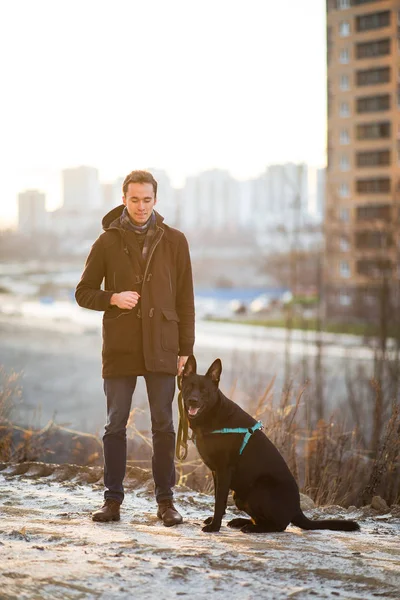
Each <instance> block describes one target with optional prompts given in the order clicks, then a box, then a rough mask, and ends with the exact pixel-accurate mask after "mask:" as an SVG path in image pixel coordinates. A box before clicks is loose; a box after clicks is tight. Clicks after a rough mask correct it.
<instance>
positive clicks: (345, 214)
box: [339, 206, 350, 223]
mask: <svg viewBox="0 0 400 600" xmlns="http://www.w3.org/2000/svg"><path fill="white" fill-rule="evenodd" d="M339 219H340V220H341V221H342V222H343V223H348V222H349V220H350V211H349V209H348V208H347V207H346V206H341V207H340V209H339Z"/></svg>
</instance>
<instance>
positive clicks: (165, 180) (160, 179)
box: [147, 167, 178, 227]
mask: <svg viewBox="0 0 400 600" xmlns="http://www.w3.org/2000/svg"><path fill="white" fill-rule="evenodd" d="M147 170H148V171H150V173H151V174H152V175H153V177H154V179H155V180H156V181H157V200H158V202H159V204H157V206H156V211H158V212H159V213H160V214H161V215H162V216H163V217H164V219H165V222H166V223H168V224H169V225H171V226H172V227H174V226H176V225H177V220H178V197H177V196H178V195H177V190H175V189H174V188H173V187H172V185H171V180H170V178H169V177H168V175H167V173H166V172H165V171H163V170H162V169H154V168H152V167H150V168H149V169H147Z"/></svg>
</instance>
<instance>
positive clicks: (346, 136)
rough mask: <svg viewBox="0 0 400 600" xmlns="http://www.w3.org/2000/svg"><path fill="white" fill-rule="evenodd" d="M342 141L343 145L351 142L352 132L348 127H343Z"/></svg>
mask: <svg viewBox="0 0 400 600" xmlns="http://www.w3.org/2000/svg"><path fill="white" fill-rule="evenodd" d="M340 143H341V144H342V146H346V145H347V144H350V134H349V131H348V130H347V129H342V130H341V132H340Z"/></svg>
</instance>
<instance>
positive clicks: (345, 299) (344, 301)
mask: <svg viewBox="0 0 400 600" xmlns="http://www.w3.org/2000/svg"><path fill="white" fill-rule="evenodd" d="M339 304H340V306H350V305H351V295H350V294H349V293H348V292H340V293H339Z"/></svg>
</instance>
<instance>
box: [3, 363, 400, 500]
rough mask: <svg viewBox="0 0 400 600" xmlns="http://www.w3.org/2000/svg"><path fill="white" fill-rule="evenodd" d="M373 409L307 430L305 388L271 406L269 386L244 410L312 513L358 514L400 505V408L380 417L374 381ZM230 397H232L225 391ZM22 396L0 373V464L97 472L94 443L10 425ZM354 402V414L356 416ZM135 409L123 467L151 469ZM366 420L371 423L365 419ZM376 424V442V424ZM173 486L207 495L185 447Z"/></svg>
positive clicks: (207, 486) (207, 478) (194, 457)
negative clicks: (343, 509)
mask: <svg viewBox="0 0 400 600" xmlns="http://www.w3.org/2000/svg"><path fill="white" fill-rule="evenodd" d="M371 385H372V386H373V389H374V390H375V392H376V393H375V402H374V403H373V405H372V406H371V409H370V411H369V413H368V412H367V413H365V410H364V409H365V406H362V407H361V408H362V411H361V408H360V414H362V415H363V419H361V418H359V419H356V420H355V423H356V424H355V426H354V428H350V429H348V428H347V427H346V426H345V424H344V423H343V422H341V420H340V418H338V416H337V415H336V416H335V415H334V414H333V415H332V416H331V417H330V418H329V419H328V420H319V421H318V422H316V423H313V422H312V421H311V418H310V414H309V413H310V410H309V406H308V402H306V401H305V400H304V392H305V388H304V387H303V388H300V389H299V390H295V389H293V387H292V386H288V387H287V388H286V389H285V392H284V393H283V394H282V396H281V398H280V401H279V403H278V404H275V403H274V397H273V387H274V381H271V382H270V384H269V385H268V386H267V387H266V388H265V390H264V392H263V393H262V394H260V396H259V398H258V399H257V401H256V403H255V404H254V406H252V407H250V408H249V411H250V412H251V413H252V414H253V416H254V417H255V418H257V419H259V420H261V421H262V422H263V423H264V427H265V433H266V434H267V435H268V437H269V438H270V439H271V440H272V441H273V443H274V444H275V445H276V446H277V447H278V449H279V450H280V451H281V453H282V454H283V456H284V457H285V459H286V461H287V463H288V465H289V467H290V469H291V471H292V473H293V475H294V476H295V477H296V480H297V481H298V483H299V486H300V490H301V491H302V492H303V493H305V494H307V495H309V496H311V497H312V498H313V500H314V501H315V502H316V504H317V505H326V504H339V505H342V506H350V505H356V506H360V505H363V504H366V503H369V502H370V500H371V498H372V496H373V495H380V496H381V497H382V498H384V499H385V500H386V502H387V503H388V504H389V505H391V504H396V503H400V403H399V401H397V400H396V401H393V402H392V404H391V407H390V409H389V410H387V411H386V412H385V413H383V411H382V395H381V392H380V389H379V388H378V387H377V384H376V382H375V381H373V382H372V383H371ZM231 392H232V395H233V394H234V390H231ZM20 396H21V390H20V386H19V384H18V376H17V375H16V374H15V373H11V374H7V373H5V371H4V370H2V369H0V461H13V462H24V461H29V460H42V461H45V462H73V463H75V464H81V465H88V464H91V465H96V464H102V448H101V440H100V438H99V436H96V435H90V434H83V433H80V432H76V431H71V430H68V429H66V428H62V427H59V426H58V425H56V424H55V423H52V422H51V423H49V424H48V425H47V426H46V427H44V428H43V429H41V430H32V429H23V428H20V427H18V426H16V425H15V424H13V422H12V413H13V407H14V406H15V404H16V403H17V402H18V400H19V398H20ZM357 406H358V404H357V401H356V398H355V397H354V395H353V397H352V411H353V412H354V411H355V410H356V411H357V410H358V409H357ZM137 410H138V409H134V410H133V411H132V413H131V415H130V419H129V424H128V464H129V465H139V466H142V467H150V466H151V454H152V444H151V436H150V434H149V432H143V431H140V430H139V429H138V428H137V427H136V424H135V417H136V414H137ZM368 415H370V417H369V418H366V417H368ZM377 417H379V420H380V422H379V430H380V435H379V437H378V436H377V433H376V432H377V426H376V423H375V426H374V422H375V420H376V419H377ZM176 467H177V474H178V482H179V484H180V485H186V486H188V487H190V488H192V489H196V490H199V491H202V492H204V493H210V492H212V490H213V481H212V476H211V473H210V472H209V470H208V469H207V468H206V467H205V465H204V464H203V463H202V461H201V460H200V459H199V458H198V454H197V451H196V449H195V447H194V445H193V444H192V443H190V447H189V453H188V457H187V460H185V461H183V462H177V465H176Z"/></svg>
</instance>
